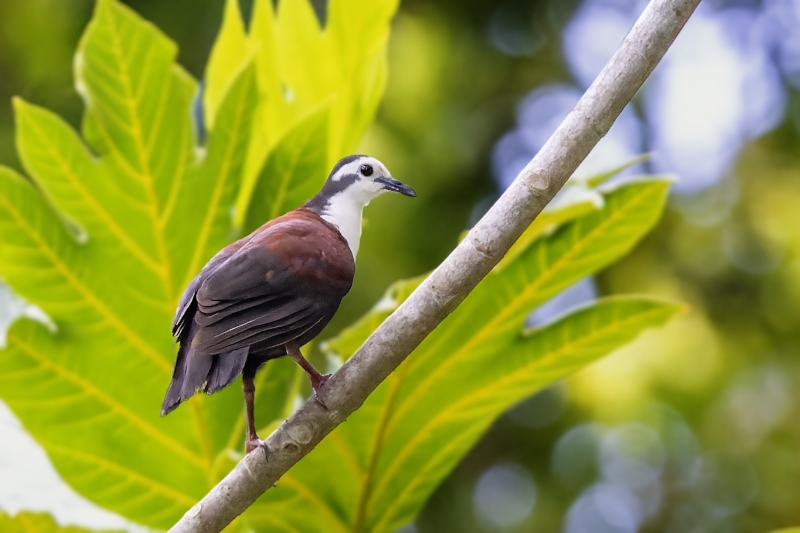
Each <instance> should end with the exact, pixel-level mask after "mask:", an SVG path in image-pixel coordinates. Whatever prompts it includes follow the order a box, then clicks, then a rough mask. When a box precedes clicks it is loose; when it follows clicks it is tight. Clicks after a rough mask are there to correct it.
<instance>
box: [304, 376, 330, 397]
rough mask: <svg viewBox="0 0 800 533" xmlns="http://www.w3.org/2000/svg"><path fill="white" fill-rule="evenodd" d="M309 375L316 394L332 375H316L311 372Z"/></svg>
mask: <svg viewBox="0 0 800 533" xmlns="http://www.w3.org/2000/svg"><path fill="white" fill-rule="evenodd" d="M308 377H309V378H310V379H311V388H312V389H314V394H317V393H318V392H319V389H320V387H322V386H323V385H325V382H326V381H328V380H329V379H330V377H331V375H330V374H317V375H316V376H314V375H311V374H309V375H308Z"/></svg>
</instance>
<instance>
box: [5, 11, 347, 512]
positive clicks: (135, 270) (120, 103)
mask: <svg viewBox="0 0 800 533" xmlns="http://www.w3.org/2000/svg"><path fill="white" fill-rule="evenodd" d="M294 3H295V4H297V2H294ZM351 7H352V6H351ZM262 8H263V6H262ZM176 53H177V50H176V47H175V45H174V44H173V43H172V42H171V41H170V40H168V39H167V38H166V37H165V36H164V35H163V34H161V33H160V32H159V31H158V30H157V29H156V28H155V27H154V26H152V25H151V24H149V23H147V22H145V21H144V20H142V19H141V18H140V17H138V16H137V15H136V14H135V13H134V12H133V11H131V10H130V9H129V8H127V7H125V6H124V5H122V4H121V3H119V2H118V1H117V0H98V2H97V6H96V9H95V13H94V16H93V18H92V21H91V22H90V24H89V26H88V27H87V29H86V32H85V34H84V36H83V38H82V40H81V43H80V46H79V49H78V52H77V54H76V57H75V78H76V88H77V90H78V92H79V93H80V94H81V96H82V97H83V99H84V102H85V104H86V113H85V116H84V120H83V128H82V130H83V131H82V133H83V135H82V136H80V135H78V133H76V132H75V131H74V130H73V129H72V128H71V127H70V126H69V125H68V124H66V123H65V122H64V121H62V120H61V119H60V118H59V117H58V116H56V115H55V114H53V113H51V112H50V111H47V110H45V109H42V108H39V107H37V106H34V105H32V104H29V103H27V102H24V101H22V100H20V99H16V100H15V101H14V107H15V111H16V118H17V147H18V150H19V152H20V155H21V159H22V162H23V166H24V168H25V170H26V172H27V174H28V176H29V177H30V179H27V178H25V177H23V176H21V175H19V174H17V173H16V172H15V171H13V170H11V169H9V168H4V167H0V278H2V280H3V281H4V282H5V283H7V284H8V285H9V286H10V287H11V288H12V289H13V291H14V292H15V293H16V294H18V295H20V296H21V297H23V298H24V299H25V300H26V301H28V302H30V303H31V304H35V305H37V306H38V307H39V308H41V309H42V310H43V311H44V312H45V313H47V315H48V316H49V318H50V319H51V320H52V322H53V324H54V325H55V328H56V331H55V333H54V334H53V333H51V332H50V331H48V330H47V328H46V327H45V326H43V325H41V324H39V323H35V322H33V321H28V320H24V321H20V322H18V323H16V324H15V325H14V326H13V327H12V329H11V330H10V331H9V333H8V347H7V349H5V350H2V351H0V364H2V365H3V369H4V370H3V372H2V373H0V397H2V398H3V400H5V401H6V402H7V403H8V405H9V406H10V407H11V409H12V410H13V411H14V412H15V414H16V415H17V416H18V417H19V418H20V420H21V421H22V422H23V424H24V425H25V427H26V429H27V430H28V431H29V432H30V433H31V435H32V436H33V437H34V438H36V439H37V441H39V442H40V443H41V444H42V445H43V446H44V448H45V450H46V451H47V453H48V455H49V456H50V458H51V459H52V460H53V462H54V465H55V466H56V468H57V470H58V471H59V473H60V474H61V475H62V476H63V477H64V479H65V480H66V481H67V482H68V483H69V484H70V485H72V486H73V487H74V488H75V489H76V490H77V491H78V492H80V493H81V494H83V495H84V496H86V497H88V498H89V499H91V500H93V501H95V502H96V503H99V504H100V505H103V506H105V507H107V508H109V509H111V510H114V511H116V512H118V513H120V514H122V515H124V516H126V517H128V518H130V519H132V520H134V521H137V522H140V523H143V524H146V525H149V526H153V527H166V526H168V525H170V524H172V523H173V522H174V520H176V519H177V518H178V517H179V516H180V515H181V514H182V513H183V512H184V511H185V510H186V509H187V508H188V507H189V506H191V505H192V504H193V503H194V502H195V501H197V499H199V498H200V497H201V496H202V495H203V494H205V493H206V492H207V491H208V489H209V488H210V487H211V486H212V485H213V484H214V483H215V482H216V481H217V480H218V479H219V478H220V477H221V476H222V475H224V474H225V473H226V472H227V471H228V470H229V468H230V466H231V464H233V462H235V461H236V460H237V459H238V458H239V457H240V450H241V442H242V435H243V433H244V430H243V420H242V415H241V393H240V392H239V391H237V390H236V387H231V388H229V389H228V390H225V391H223V392H222V393H220V394H218V395H216V396H215V397H214V398H213V399H207V398H202V397H198V398H194V399H193V400H192V401H191V402H188V403H187V405H185V406H184V407H182V408H181V409H179V410H178V411H176V412H175V413H173V414H171V415H170V416H169V417H166V418H163V419H162V418H159V416H158V413H159V409H160V402H161V399H162V397H163V394H164V391H165V389H166V386H167V384H168V382H169V379H170V377H171V371H172V363H173V360H174V353H175V347H174V344H173V339H172V337H171V335H170V331H169V329H170V327H169V326H170V322H171V319H172V313H173V312H174V309H175V307H176V303H177V301H178V298H179V296H180V294H181V292H182V290H183V288H184V287H185V286H186V285H187V283H188V282H189V280H191V279H192V277H193V276H194V275H195V274H196V273H197V271H198V270H199V269H200V268H201V267H202V265H203V264H204V263H205V262H206V261H207V260H208V258H209V257H210V256H211V255H213V254H214V253H215V252H216V251H217V250H219V249H220V248H221V247H223V246H224V245H225V244H227V242H229V240H230V238H231V235H232V232H233V226H232V222H231V216H230V213H231V209H232V207H233V206H234V204H235V199H236V195H237V194H238V192H239V190H240V189H241V183H242V180H243V176H244V175H245V167H246V165H247V164H248V163H247V162H248V157H249V153H250V150H251V146H252V144H251V137H252V135H253V133H254V132H255V131H256V130H255V129H254V124H255V120H254V116H253V112H252V110H253V109H254V108H256V107H258V106H259V105H261V104H260V102H262V101H263V100H264V98H266V96H265V95H264V94H263V93H262V92H261V90H260V82H259V80H260V77H261V76H262V75H263V72H262V70H263V68H264V67H263V66H259V65H257V64H256V63H257V60H258V57H254V58H247V57H245V58H244V59H243V61H237V62H236V64H235V65H234V67H233V68H231V69H229V70H228V71H226V73H225V76H227V78H228V81H227V83H226V84H225V86H224V87H223V88H221V89H219V90H217V91H216V93H215V98H216V100H215V110H214V117H215V120H214V121H213V124H211V125H210V126H209V128H208V135H207V140H206V142H205V145H204V146H202V147H201V146H198V144H197V143H196V141H195V139H194V133H193V132H194V131H195V129H196V128H195V126H194V125H193V124H192V121H191V112H190V111H191V104H192V99H193V97H194V95H195V94H196V92H197V83H196V81H195V80H193V79H192V78H191V76H189V75H188V74H187V73H186V72H185V71H184V70H183V69H182V68H181V67H180V66H178V65H177V64H176V63H175V56H176ZM302 68H304V69H305V70H306V71H307V72H308V79H309V83H313V82H315V80H316V81H318V79H317V78H315V75H316V74H315V72H316V70H317V65H311V64H307V65H305V66H304V67H302ZM272 105H276V104H275V103H274V102H273V104H272ZM353 105H357V104H353ZM358 105H360V104H358ZM287 120H288V119H287ZM326 120H327V113H325V114H323V113H322V112H318V113H308V119H304V120H300V121H299V122H298V121H295V120H294V119H292V121H291V123H284V122H281V121H280V119H273V122H272V125H273V126H275V127H276V128H277V129H278V130H280V131H289V130H290V129H291V127H294V129H293V130H291V131H294V132H296V134H295V135H286V136H285V137H283V138H282V140H281V141H280V143H279V146H282V147H284V149H282V150H280V151H278V152H276V153H275V156H274V157H271V158H270V160H269V163H268V164H269V165H271V166H270V170H269V172H270V179H271V180H273V181H267V182H266V183H265V184H264V187H266V189H264V194H265V195H269V196H271V197H273V196H274V197H280V198H282V201H281V202H280V203H278V204H277V205H276V206H274V207H272V208H271V209H273V212H275V213H276V214H280V213H281V212H283V211H286V210H288V209H291V208H292V207H295V205H296V203H299V202H300V201H302V199H301V196H303V195H307V193H308V191H309V188H310V187H311V185H310V184H313V185H314V186H316V185H317V184H318V183H319V182H320V181H321V180H324V178H325V172H321V173H320V172H318V169H317V170H315V168H316V167H318V166H320V165H322V164H323V163H324V160H325V157H324V156H320V155H319V153H318V151H317V152H315V151H314V150H307V149H306V148H308V147H313V146H317V145H319V144H320V143H321V145H322V146H323V149H322V152H323V153H325V146H326V141H325V139H326V138H327V131H326V130H325V125H326V124H327V122H325V121H326ZM292 169H307V170H308V176H309V178H308V180H309V181H308V183H303V182H300V181H297V180H294V181H288V180H287V178H286V177H285V176H283V177H279V174H280V173H281V172H283V173H290V174H291V173H292V172H293V170H292ZM313 180H316V182H315V183H313ZM279 190H280V191H282V192H281V193H280V196H278V195H276V194H274V193H275V191H279ZM303 199H304V198H303ZM275 210H277V211H275ZM296 374H297V371H296V368H295V366H294V365H293V364H292V363H291V361H288V360H287V361H279V362H276V364H272V365H269V367H267V368H266V369H265V371H262V372H261V373H259V377H258V379H259V383H258V386H259V388H258V396H257V402H258V404H259V405H258V413H259V418H262V419H263V420H273V419H281V418H284V417H285V416H286V414H287V412H288V409H290V408H291V398H292V397H293V395H294V393H295V390H296V388H297V380H296Z"/></svg>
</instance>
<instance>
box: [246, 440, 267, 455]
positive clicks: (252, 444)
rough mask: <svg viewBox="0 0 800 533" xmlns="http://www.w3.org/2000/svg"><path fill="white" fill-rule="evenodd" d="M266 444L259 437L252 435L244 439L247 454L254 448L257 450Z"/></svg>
mask: <svg viewBox="0 0 800 533" xmlns="http://www.w3.org/2000/svg"><path fill="white" fill-rule="evenodd" d="M262 446H264V441H263V440H261V439H259V438H258V437H250V438H249V439H247V440H245V441H244V449H245V452H246V453H245V455H248V454H249V453H250V452H252V451H253V450H257V449H258V448H261V447H262Z"/></svg>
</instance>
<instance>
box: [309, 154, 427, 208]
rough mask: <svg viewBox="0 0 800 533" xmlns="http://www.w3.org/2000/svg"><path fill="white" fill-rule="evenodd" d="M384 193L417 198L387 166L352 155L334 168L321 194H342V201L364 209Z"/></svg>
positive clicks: (375, 160)
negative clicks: (395, 193)
mask: <svg viewBox="0 0 800 533" xmlns="http://www.w3.org/2000/svg"><path fill="white" fill-rule="evenodd" d="M385 192H399V193H400V194H404V195H406V196H416V195H417V193H415V192H414V189H412V188H411V187H409V186H408V185H405V184H403V183H400V182H399V181H397V180H396V179H394V178H393V177H392V175H391V173H390V172H389V171H388V170H387V169H386V166H384V164H383V163H381V162H380V161H378V160H377V159H375V158H374V157H369V156H366V155H351V156H348V157H345V158H344V159H341V160H340V161H339V162H338V163H336V165H334V167H333V170H331V173H330V175H329V176H328V180H327V181H326V182H325V186H324V187H323V189H322V191H321V194H325V195H326V196H328V197H332V196H333V195H342V197H344V198H342V199H345V198H346V199H347V200H349V201H352V202H353V203H354V204H356V205H361V206H364V205H367V204H368V203H369V201H370V200H372V199H373V198H375V197H376V196H378V195H380V194H383V193H385Z"/></svg>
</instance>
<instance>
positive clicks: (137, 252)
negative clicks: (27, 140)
mask: <svg viewBox="0 0 800 533" xmlns="http://www.w3.org/2000/svg"><path fill="white" fill-rule="evenodd" d="M29 125H30V127H31V129H32V130H33V131H34V133H35V135H36V138H37V139H39V141H40V142H41V143H42V144H43V145H45V146H46V147H47V151H48V152H49V153H50V155H51V157H53V159H54V160H55V161H56V162H57V163H58V166H59V168H60V169H61V172H62V175H64V176H65V177H66V178H67V179H68V180H69V182H70V183H71V184H72V186H73V187H74V188H75V189H76V190H77V191H78V192H79V193H80V195H81V197H83V198H84V199H85V200H86V201H87V203H88V204H89V205H90V207H91V208H92V209H93V210H94V212H95V213H96V214H98V215H99V216H100V218H101V219H102V221H103V222H104V223H105V224H106V226H107V227H108V228H109V229H110V230H111V232H112V233H113V234H114V236H115V237H116V238H117V239H118V240H119V241H120V242H121V243H122V245H123V246H125V248H127V249H128V250H129V251H130V252H131V253H133V255H134V256H136V258H137V259H139V260H140V261H141V262H142V264H143V265H144V266H145V267H147V268H148V269H149V270H151V271H153V272H155V273H157V274H161V275H162V276H163V275H164V274H163V267H162V266H161V265H159V264H158V263H156V262H155V261H154V260H153V259H152V258H151V257H150V255H149V254H148V253H146V252H145V251H144V250H143V249H142V248H141V247H140V246H138V245H137V244H136V243H134V242H133V241H132V240H131V239H130V236H129V235H128V234H127V233H126V232H125V231H124V230H123V229H122V228H121V227H120V226H119V225H118V224H117V221H116V220H114V218H113V217H112V216H111V215H110V214H109V213H108V211H106V210H105V209H104V208H103V206H102V205H100V203H98V202H97V200H96V199H95V197H94V196H93V195H92V194H91V193H90V191H89V190H88V189H86V187H84V185H83V183H82V182H81V180H80V179H79V178H78V176H76V175H75V173H74V172H73V171H72V168H71V167H70V166H69V164H68V163H67V162H66V161H65V160H64V159H63V158H62V157H61V153H60V152H59V151H58V150H57V149H56V147H55V145H54V144H53V143H52V142H50V138H49V137H48V136H46V135H45V134H44V133H43V132H42V130H41V129H40V128H39V126H38V125H37V124H36V122H35V121H30V122H29Z"/></svg>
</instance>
